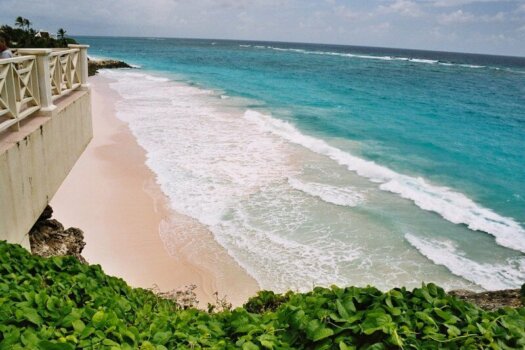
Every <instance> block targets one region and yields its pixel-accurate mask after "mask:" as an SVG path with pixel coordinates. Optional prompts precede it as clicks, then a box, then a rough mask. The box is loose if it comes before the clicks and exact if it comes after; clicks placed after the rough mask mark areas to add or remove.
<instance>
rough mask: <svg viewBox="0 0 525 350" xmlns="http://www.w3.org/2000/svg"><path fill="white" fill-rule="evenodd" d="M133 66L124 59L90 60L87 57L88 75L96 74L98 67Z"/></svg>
mask: <svg viewBox="0 0 525 350" xmlns="http://www.w3.org/2000/svg"><path fill="white" fill-rule="evenodd" d="M110 68H133V67H131V66H130V65H129V64H127V63H126V62H124V61H119V60H90V59H88V75H89V76H92V75H95V74H97V72H98V70H99V69H110Z"/></svg>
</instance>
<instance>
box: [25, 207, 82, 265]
mask: <svg viewBox="0 0 525 350" xmlns="http://www.w3.org/2000/svg"><path fill="white" fill-rule="evenodd" d="M52 215H53V209H52V208H51V207H50V206H47V207H46V209H44V212H43V213H42V215H41V216H40V218H38V221H37V222H36V223H35V225H34V226H33V227H32V228H31V231H29V243H30V244H31V252H32V253H33V254H35V255H39V256H42V257H46V258H47V257H51V256H63V255H71V256H74V257H76V258H77V259H78V260H80V261H81V262H83V263H87V262H86V260H85V259H84V257H82V255H81V253H82V250H83V249H84V246H85V245H86V243H85V242H84V233H83V232H82V230H80V229H78V228H74V227H70V228H68V229H66V230H65V229H64V226H63V225H62V224H61V223H60V222H58V221H57V220H55V219H51V217H52Z"/></svg>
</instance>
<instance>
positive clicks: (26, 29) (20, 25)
mask: <svg viewBox="0 0 525 350" xmlns="http://www.w3.org/2000/svg"><path fill="white" fill-rule="evenodd" d="M31 25H32V23H31V21H30V20H28V19H27V18H23V17H21V16H18V17H17V18H16V19H15V25H14V28H13V27H11V26H9V25H7V24H4V25H1V26H0V36H2V37H3V38H4V39H6V41H7V43H8V45H9V46H10V47H12V48H22V47H23V48H55V47H67V45H68V44H75V43H76V41H75V40H74V39H72V38H68V37H66V30H64V29H63V28H60V29H59V30H58V31H57V34H58V37H57V39H55V38H53V37H52V36H50V35H43V36H41V37H37V36H36V35H37V31H35V30H34V29H33V28H32V27H31Z"/></svg>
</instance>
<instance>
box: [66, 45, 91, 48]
mask: <svg viewBox="0 0 525 350" xmlns="http://www.w3.org/2000/svg"><path fill="white" fill-rule="evenodd" d="M67 47H70V48H72V49H87V48H89V45H81V44H68V45H67Z"/></svg>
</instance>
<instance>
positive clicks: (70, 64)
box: [0, 45, 89, 132]
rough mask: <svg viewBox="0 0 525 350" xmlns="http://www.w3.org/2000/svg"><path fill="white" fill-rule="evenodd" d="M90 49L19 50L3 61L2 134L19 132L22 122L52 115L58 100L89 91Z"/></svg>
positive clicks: (0, 79)
mask: <svg viewBox="0 0 525 350" xmlns="http://www.w3.org/2000/svg"><path fill="white" fill-rule="evenodd" d="M88 47H89V46H88V45H69V48H68V49H57V50H52V49H18V50H16V56H15V57H13V58H8V59H0V132H2V131H4V130H7V129H11V130H18V127H19V125H20V121H21V120H22V119H24V118H26V117H28V116H29V115H31V114H33V113H35V112H36V111H41V112H52V111H53V110H54V109H55V108H56V106H55V105H54V104H53V102H54V101H55V100H57V99H59V98H60V97H62V96H65V95H66V94H69V93H70V92H71V91H74V90H77V89H81V90H85V89H88V84H87V76H88V62H87V48H88Z"/></svg>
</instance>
